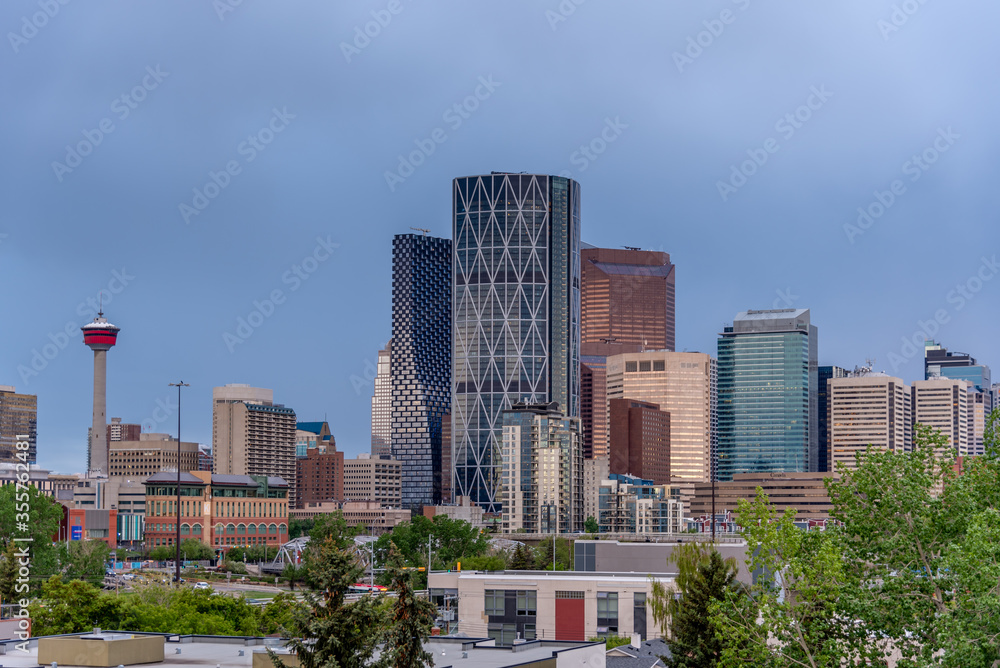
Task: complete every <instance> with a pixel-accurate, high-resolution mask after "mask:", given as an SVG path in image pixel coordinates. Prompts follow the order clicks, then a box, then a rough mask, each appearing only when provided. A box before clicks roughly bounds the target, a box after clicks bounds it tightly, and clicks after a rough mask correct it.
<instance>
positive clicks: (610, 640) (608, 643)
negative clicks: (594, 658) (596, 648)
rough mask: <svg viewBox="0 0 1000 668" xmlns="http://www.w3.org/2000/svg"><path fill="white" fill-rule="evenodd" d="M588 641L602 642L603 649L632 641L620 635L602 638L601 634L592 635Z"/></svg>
mask: <svg viewBox="0 0 1000 668" xmlns="http://www.w3.org/2000/svg"><path fill="white" fill-rule="evenodd" d="M590 642H603V643H604V644H605V650H609V649H614V648H615V647H621V646H622V645H628V644H630V643H631V642H632V640H631V639H630V638H623V637H622V636H607V637H606V638H602V637H601V636H594V637H593V638H590Z"/></svg>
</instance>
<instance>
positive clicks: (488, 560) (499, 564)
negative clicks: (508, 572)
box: [459, 554, 507, 571]
mask: <svg viewBox="0 0 1000 668" xmlns="http://www.w3.org/2000/svg"><path fill="white" fill-rule="evenodd" d="M459 563H461V564H462V570H463V571H502V570H505V569H506V568H507V560H506V559H505V558H504V557H503V555H501V554H484V555H482V556H479V557H462V559H461V561H460V562H459Z"/></svg>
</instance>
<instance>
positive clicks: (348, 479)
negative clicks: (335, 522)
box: [344, 453, 402, 508]
mask: <svg viewBox="0 0 1000 668" xmlns="http://www.w3.org/2000/svg"><path fill="white" fill-rule="evenodd" d="M401 472H402V468H401V465H400V463H399V462H398V461H396V460H395V459H388V458H385V457H373V456H371V455H368V454H366V453H362V454H361V455H359V456H358V457H357V459H345V460H344V501H377V502H379V503H381V504H383V505H386V506H392V507H393V508H398V507H399V504H400V503H401V501H402V495H401V490H400V487H401Z"/></svg>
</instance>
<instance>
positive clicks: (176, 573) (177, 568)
mask: <svg viewBox="0 0 1000 668" xmlns="http://www.w3.org/2000/svg"><path fill="white" fill-rule="evenodd" d="M169 386H170V387H176V388H177V554H176V558H175V559H174V578H175V582H176V583H177V586H178V587H180V586H181V388H182V387H191V385H190V384H189V383H185V382H184V381H183V380H182V381H180V382H179V383H170V384H169Z"/></svg>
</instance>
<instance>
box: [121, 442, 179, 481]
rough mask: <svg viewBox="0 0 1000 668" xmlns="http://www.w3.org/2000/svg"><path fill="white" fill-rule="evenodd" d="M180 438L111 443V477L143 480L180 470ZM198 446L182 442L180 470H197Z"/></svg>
mask: <svg viewBox="0 0 1000 668" xmlns="http://www.w3.org/2000/svg"><path fill="white" fill-rule="evenodd" d="M177 450H178V447H177V439H175V438H173V437H172V436H170V435H169V434H151V433H145V434H139V438H138V439H136V440H134V441H133V440H128V441H111V442H110V443H109V444H108V475H109V476H110V477H112V478H125V479H127V480H137V481H140V482H141V481H143V480H145V479H146V478H148V477H150V476H152V475H155V474H157V473H160V472H161V471H176V470H177ZM198 453H199V450H198V444H197V443H189V442H186V441H181V444H180V469H181V471H182V472H187V471H197V470H198V469H199V466H198Z"/></svg>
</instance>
